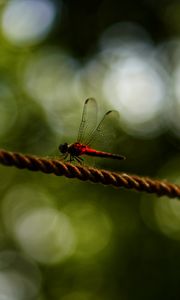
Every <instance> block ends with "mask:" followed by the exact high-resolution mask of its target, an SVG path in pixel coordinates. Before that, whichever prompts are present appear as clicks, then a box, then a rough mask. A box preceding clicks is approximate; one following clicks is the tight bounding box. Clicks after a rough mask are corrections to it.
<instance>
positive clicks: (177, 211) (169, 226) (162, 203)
mask: <svg viewBox="0 0 180 300" xmlns="http://www.w3.org/2000/svg"><path fill="white" fill-rule="evenodd" d="M179 163H180V158H179V156H177V157H175V158H173V159H172V160H170V161H168V162H167V163H166V164H165V165H164V166H163V167H162V169H160V170H159V174H158V177H160V178H161V177H162V176H164V177H165V178H167V179H168V180H169V181H171V182H174V183H178V182H179V180H180V175H179V169H178V166H179ZM151 198H152V199H151V203H149V197H148V196H143V197H142V204H141V212H142V216H143V219H144V221H145V223H146V224H147V225H148V226H149V227H150V228H152V229H153V230H159V231H160V232H162V233H163V234H164V235H166V236H168V237H169V238H171V239H175V240H180V205H179V201H178V199H177V200H172V199H169V198H168V197H166V196H163V197H161V198H160V199H158V197H157V196H153V197H151Z"/></svg>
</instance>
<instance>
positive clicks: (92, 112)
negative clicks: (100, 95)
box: [77, 98, 97, 144]
mask: <svg viewBox="0 0 180 300" xmlns="http://www.w3.org/2000/svg"><path fill="white" fill-rule="evenodd" d="M96 124H97V103H96V100H95V99H93V98H88V99H87V100H86V101H85V103H84V108H83V113H82V120H81V124H80V127H79V132H78V138H77V141H78V142H79V143H84V144H86V142H87V141H88V140H89V139H91V136H92V133H93V132H94V129H95V128H96Z"/></svg>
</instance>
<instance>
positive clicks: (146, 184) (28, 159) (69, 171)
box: [0, 150, 180, 198]
mask: <svg viewBox="0 0 180 300" xmlns="http://www.w3.org/2000/svg"><path fill="white" fill-rule="evenodd" d="M0 163H1V164H3V165H6V166H15V167H17V168H19V169H28V170H30V171H41V172H43V173H48V174H50V173H51V174H55V175H56V176H62V175H63V176H66V177H68V178H78V179H80V180H83V181H86V180H89V181H91V182H94V183H102V184H104V185H113V186H114V187H124V188H127V189H134V190H136V191H139V192H143V191H144V192H147V193H155V194H157V195H158V196H163V195H164V196H168V197H171V198H175V197H177V198H180V186H179V185H176V184H172V183H169V182H167V181H162V180H154V179H151V178H148V177H140V176H137V175H129V174H126V173H116V172H110V171H106V170H101V169H96V168H89V167H85V166H81V165H73V164H70V163H64V162H62V161H60V160H57V159H47V158H42V157H36V156H32V155H23V154H21V153H15V152H9V151H5V150H0Z"/></svg>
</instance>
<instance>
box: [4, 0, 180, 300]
mask: <svg viewBox="0 0 180 300" xmlns="http://www.w3.org/2000/svg"><path fill="white" fill-rule="evenodd" d="M179 20H180V2H179V1H178V0H177V1H175V0H171V1H168V0H163V1H162V0H159V1H153V0H136V1H133V0H126V1H121V2H120V1H115V0H111V1H110V0H99V1H97V0H93V1H65V0H64V1H62V0H59V1H58V0H57V1H55V0H54V1H52V0H12V1H9V0H1V1H0V138H1V148H4V149H6V150H9V151H20V152H22V153H28V154H34V155H40V156H45V157H56V158H58V157H59V151H58V146H59V144H60V143H64V142H66V141H67V142H68V143H70V142H73V141H76V137H77V132H78V126H79V123H80V119H81V113H82V108H83V103H84V100H85V99H86V98H88V97H95V98H96V99H97V102H98V106H99V118H100V117H101V116H102V115H103V114H104V112H106V111H107V110H109V109H115V110H117V111H118V112H119V115H120V117H119V119H118V120H116V122H114V123H113V124H112V128H111V129H110V130H111V134H110V137H109V136H108V138H107V139H106V140H105V142H104V144H103V143H102V144H100V146H102V149H103V150H109V151H113V152H114V153H119V154H123V155H125V156H126V157H127V160H126V161H122V162H121V161H120V162H114V161H111V160H105V159H96V160H91V159H88V160H86V164H88V165H93V166H95V167H98V168H100V167H101V168H106V169H108V170H116V171H122V172H129V173H135V174H139V175H146V176H152V177H157V178H165V179H167V180H170V181H171V182H175V183H178V182H180V172H179V164H180V154H179V152H180V84H179V82H180V21H179ZM111 137H112V140H111V139H110V138H111ZM0 214H1V219H0V220H1V222H0V299H3V300H4V299H6V300H29V299H37V300H46V299H48V300H49V299H51V300H60V299H62V300H92V299H93V300H110V299H111V300H131V299H133V300H135V299H138V300H144V299H149V300H151V299H158V300H159V299H163V300H164V299H171V300H172V299H179V297H180V296H179V295H180V255H179V253H180V204H179V202H178V200H169V199H168V198H166V197H161V198H158V197H156V196H153V195H147V194H145V193H136V192H134V191H127V190H123V189H122V190H121V189H113V188H112V187H110V186H109V187H104V186H102V185H98V184H91V183H89V182H80V181H78V180H76V179H74V180H71V179H67V178H63V177H56V176H53V175H45V174H42V173H33V172H30V171H26V170H18V169H15V168H8V167H4V166H0Z"/></svg>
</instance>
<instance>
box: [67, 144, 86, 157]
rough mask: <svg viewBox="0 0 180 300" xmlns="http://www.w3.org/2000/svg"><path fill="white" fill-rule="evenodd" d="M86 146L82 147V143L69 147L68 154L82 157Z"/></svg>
mask: <svg viewBox="0 0 180 300" xmlns="http://www.w3.org/2000/svg"><path fill="white" fill-rule="evenodd" d="M85 148H86V146H85V145H82V144H80V143H78V142H77V143H74V144H71V145H69V146H68V152H69V153H70V154H71V155H72V156H79V155H82V154H83V152H84V150H85Z"/></svg>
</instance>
